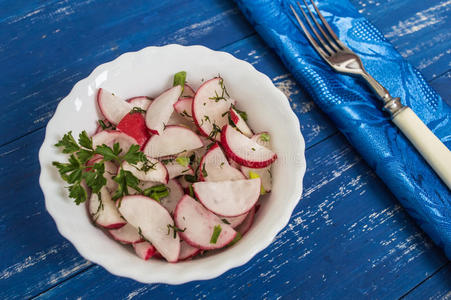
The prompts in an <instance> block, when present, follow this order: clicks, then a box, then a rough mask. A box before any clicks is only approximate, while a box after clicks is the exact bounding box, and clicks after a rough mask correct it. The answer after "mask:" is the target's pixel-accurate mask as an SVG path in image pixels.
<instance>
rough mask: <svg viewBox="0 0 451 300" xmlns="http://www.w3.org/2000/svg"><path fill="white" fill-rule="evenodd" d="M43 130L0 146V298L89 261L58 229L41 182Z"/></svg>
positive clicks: (27, 292) (43, 285) (28, 292)
mask: <svg viewBox="0 0 451 300" xmlns="http://www.w3.org/2000/svg"><path fill="white" fill-rule="evenodd" d="M43 139H44V130H43V129H42V130H39V131H37V132H35V133H33V134H30V135H28V136H27V137H26V138H23V139H20V140H18V141H16V142H13V143H11V144H9V145H7V146H4V147H2V148H1V150H0V174H1V175H0V186H2V187H3V192H2V193H1V195H0V199H1V200H0V201H1V203H2V205H1V206H0V224H1V225H0V237H1V238H0V239H1V243H0V253H1V254H2V259H1V260H0V282H1V287H2V288H1V289H0V299H7V298H16V297H17V298H24V297H30V296H33V295H35V294H37V293H39V292H40V291H42V290H45V289H47V288H48V287H50V286H53V285H54V284H56V283H58V282H59V281H60V280H62V279H64V278H67V277H68V276H71V275H73V274H75V273H77V272H79V271H81V270H83V269H84V268H86V267H87V266H89V265H90V264H91V263H90V262H88V261H86V260H85V259H83V258H82V257H80V256H79V255H78V253H77V251H76V250H75V248H74V247H73V246H72V245H71V244H70V243H69V242H67V241H66V240H65V239H64V238H62V237H61V236H60V234H59V233H58V231H57V229H56V226H55V223H54V222H53V219H52V218H51V217H50V215H49V214H48V213H47V212H46V210H45V205H44V199H43V196H42V192H41V190H40V187H39V184H38V176H39V172H40V168H39V163H38V160H37V157H38V148H39V145H40V144H41V142H42V140H43Z"/></svg>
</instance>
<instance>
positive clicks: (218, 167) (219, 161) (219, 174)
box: [199, 144, 246, 181]
mask: <svg viewBox="0 0 451 300" xmlns="http://www.w3.org/2000/svg"><path fill="white" fill-rule="evenodd" d="M199 179H200V180H201V181H227V180H240V179H246V177H245V176H244V175H243V173H241V171H239V170H237V169H235V168H233V167H231V166H230V164H229V162H228V161H227V158H226V157H225V155H224V153H223V152H222V150H221V148H220V147H219V145H218V144H215V145H213V146H212V147H211V148H210V149H209V150H208V152H207V153H206V154H205V155H204V157H203V158H202V160H201V161H200V168H199Z"/></svg>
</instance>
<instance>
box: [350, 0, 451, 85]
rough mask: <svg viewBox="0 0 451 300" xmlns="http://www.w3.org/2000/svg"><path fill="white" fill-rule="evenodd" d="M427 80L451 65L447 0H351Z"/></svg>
mask: <svg viewBox="0 0 451 300" xmlns="http://www.w3.org/2000/svg"><path fill="white" fill-rule="evenodd" d="M351 2H352V3H353V4H354V5H355V6H356V8H357V9H358V10H359V12H360V13H362V14H363V15H364V16H365V17H367V18H368V20H370V21H371V22H372V23H373V24H374V25H375V26H376V27H377V28H378V29H379V30H380V31H381V32H382V33H383V34H384V36H385V37H386V38H387V39H388V40H389V41H390V43H392V44H393V45H394V46H395V48H396V49H397V50H398V51H399V52H400V53H401V55H402V56H403V57H405V58H406V59H407V61H409V62H410V63H411V64H412V65H413V66H415V67H416V68H417V69H419V70H420V71H421V73H422V74H423V75H424V77H425V78H426V80H431V79H433V78H435V77H438V76H440V74H443V73H444V72H446V71H447V70H449V68H450V67H451V65H450V61H451V31H450V30H449V28H451V13H450V12H451V1H450V0H428V1H415V2H414V3H413V2H412V1H409V0H400V1H392V0H351Z"/></svg>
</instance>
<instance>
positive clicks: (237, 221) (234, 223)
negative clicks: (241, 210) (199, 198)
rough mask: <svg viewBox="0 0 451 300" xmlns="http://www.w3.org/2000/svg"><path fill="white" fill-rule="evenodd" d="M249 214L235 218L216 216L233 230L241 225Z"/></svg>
mask: <svg viewBox="0 0 451 300" xmlns="http://www.w3.org/2000/svg"><path fill="white" fill-rule="evenodd" d="M248 214H249V213H245V214H242V215H241V216H237V217H228V218H227V217H223V216H218V217H219V218H221V220H222V221H223V222H224V220H225V221H226V222H224V223H226V224H228V225H230V226H232V227H233V228H235V227H237V226H238V225H240V224H241V223H243V221H244V220H245V219H246V217H247V215H248Z"/></svg>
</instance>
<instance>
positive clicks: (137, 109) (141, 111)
mask: <svg viewBox="0 0 451 300" xmlns="http://www.w3.org/2000/svg"><path fill="white" fill-rule="evenodd" d="M137 113H142V114H145V113H146V111H145V110H144V109H142V108H141V107H137V106H135V107H133V108H132V110H131V111H130V112H129V114H131V115H132V114H137Z"/></svg>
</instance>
